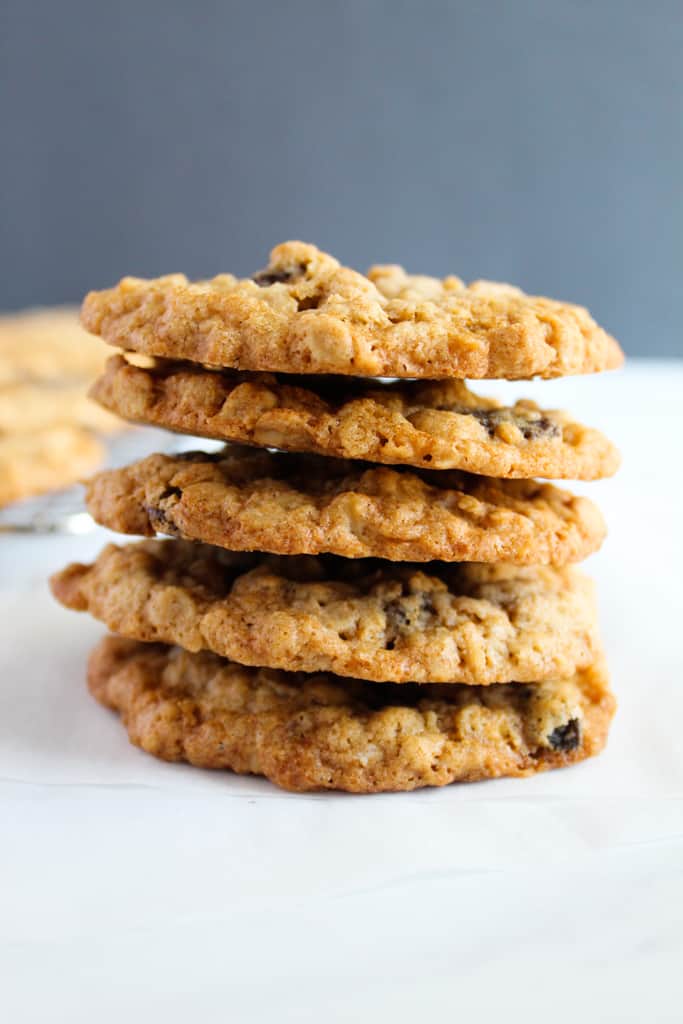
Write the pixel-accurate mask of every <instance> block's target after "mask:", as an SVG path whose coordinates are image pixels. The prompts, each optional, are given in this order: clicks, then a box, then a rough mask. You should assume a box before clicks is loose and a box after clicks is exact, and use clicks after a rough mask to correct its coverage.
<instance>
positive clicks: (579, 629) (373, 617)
mask: <svg viewBox="0 0 683 1024" xmlns="http://www.w3.org/2000/svg"><path fill="white" fill-rule="evenodd" d="M51 584H52V589H53V593H54V595H55V596H56V597H57V599H58V600H59V601H61V602H62V603H63V604H64V605H66V606H67V607H69V608H72V609H75V610H76V611H89V612H90V613H91V614H92V615H93V616H95V618H97V619H100V620H101V621H103V622H104V623H106V625H107V626H108V627H109V628H110V629H111V630H112V631H113V632H116V633H119V634H121V635H122V636H126V637H128V638H129V639H133V640H144V641H161V642H163V643H169V644H178V645H179V646H180V647H184V648H185V649H186V650H188V651H200V650H211V651H213V652H214V653H216V654H220V655H223V656H224V657H228V658H231V659H232V660H234V661H238V662H240V663H241V664H245V665H256V666H263V667H267V668H282V669H286V670H289V671H304V672H317V671H326V672H334V673H336V674H337V675H342V676H354V677H358V678H361V679H369V680H373V681H380V682H381V681H391V682H400V683H406V682H418V683H421V682H459V683H460V682H461V683H469V684H480V685H485V684H490V683H496V682H499V683H504V682H513V681H514V682H541V681H544V680H546V679H556V678H566V677H568V676H570V675H573V674H574V673H575V672H576V671H577V670H579V669H581V668H585V667H586V666H588V665H589V664H590V663H591V662H592V661H593V660H594V658H595V655H596V650H597V649H598V638H597V623H596V609H595V601H594V595H593V586H592V583H591V581H590V580H588V579H587V578H586V577H584V576H582V575H581V574H580V573H579V572H577V570H575V569H572V568H561V569H559V568H547V567H534V568H526V567H522V568H520V567H515V566H510V565H506V564H499V565H483V564H470V563H465V564H450V565H449V564H445V563H433V564H430V565H429V568H428V572H424V571H423V570H422V569H421V568H419V567H416V566H414V565H410V564H392V563H389V562H379V563H377V562H373V561H372V560H365V559H345V558H334V557H333V556H326V557H320V558H314V557H306V556H300V557H295V556H294V557H283V558H278V557H277V556H272V555H271V556H267V555H247V554H234V553H231V552H227V551H223V550H221V549H220V548H213V547H208V546H206V545H202V544H198V543H196V542H192V541H183V540H173V541H165V540H147V541H141V542H139V543H137V544H128V545H126V546H124V547H117V546H116V545H113V544H111V545H108V546H107V547H106V548H105V549H104V550H103V551H102V552H101V554H100V555H99V557H98V558H97V560H96V561H95V562H94V563H93V564H92V565H83V564H80V563H75V564H73V565H70V566H68V567H67V568H66V569H64V570H62V571H61V572H59V573H57V574H56V575H55V576H53V577H52V580H51Z"/></svg>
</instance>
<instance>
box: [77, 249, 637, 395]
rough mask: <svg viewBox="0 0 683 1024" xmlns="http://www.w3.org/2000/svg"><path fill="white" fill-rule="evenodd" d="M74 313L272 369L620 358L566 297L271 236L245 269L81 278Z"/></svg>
mask: <svg viewBox="0 0 683 1024" xmlns="http://www.w3.org/2000/svg"><path fill="white" fill-rule="evenodd" d="M81 316H82V323H83V325H84V327H85V328H86V329H87V330H88V331H90V332H91V333H92V334H96V335H100V336H101V337H102V338H103V339H104V340H105V341H107V342H109V343H110V344H112V345H116V346H118V347H121V348H125V349H128V350H132V351H136V352H143V353H145V354H146V355H151V356H164V357H167V358H171V359H184V360H185V359H187V360H192V361H195V362H199V363H203V364H205V365H209V366H217V367H231V368H234V369H242V370H259V371H273V372H282V373H334V374H351V375H360V376H390V377H422V378H429V379H441V378H459V379H462V378H465V377H471V378H482V377H507V378H510V379H519V378H524V377H526V378H529V377H533V376H540V377H561V376H565V375H567V374H575V373H593V372H596V371H599V370H606V369H610V368H612V367H615V366H618V365H620V363H621V362H622V359H623V356H622V353H621V350H620V348H619V346H618V344H617V342H616V341H614V339H613V338H611V337H610V336H609V335H608V334H607V333H606V332H605V331H604V330H602V328H600V327H598V325H597V324H596V323H595V321H594V320H593V319H592V318H591V316H590V315H589V313H588V312H587V311H586V310H585V309H583V308H582V307H580V306H575V305H571V304H569V303H563V302H557V301H555V300H553V299H547V298H541V297H536V296H530V295H525V294H524V293H523V292H521V291H520V290H519V289H518V288H514V287H512V286H510V285H503V284H495V283H492V282H487V281H477V282H475V283H473V284H471V285H469V286H466V285H465V284H464V283H463V282H462V281H461V280H460V279H459V278H457V277H447V278H445V279H444V280H438V279H437V278H432V277H425V276H420V275H414V274H407V273H406V272H405V271H404V270H403V269H402V268H401V267H398V266H383V267H373V268H372V269H371V270H370V271H369V272H368V275H367V276H365V275H363V274H359V273H357V272H356V271H354V270H351V269H349V268H348V267H343V266H340V264H339V263H338V262H337V260H336V259H334V258H333V257H332V256H330V255H328V254H327V253H324V252H321V251H320V250H319V249H316V247H315V246H313V245H308V244H306V243H304V242H285V243H284V244H282V245H279V246H277V247H276V248H275V249H273V251H272V253H271V258H270V263H269V265H268V266H267V267H266V268H265V270H262V271H260V272H259V273H257V274H256V275H254V277H253V278H250V279H238V278H236V277H233V276H232V275H230V274H220V275H219V276H217V277H214V278H213V279H212V280H210V281H199V282H190V281H188V279H187V278H186V277H185V276H184V275H183V274H171V275H168V276H166V277H161V278H157V279H156V280H151V281H147V280H142V279H140V278H134V277H127V278H124V279H123V280H122V281H121V282H120V283H119V284H118V285H117V286H116V287H115V288H111V289H108V290H105V291H99V292H90V294H89V295H87V296H86V298H85V301H84V303H83V307H82V311H81Z"/></svg>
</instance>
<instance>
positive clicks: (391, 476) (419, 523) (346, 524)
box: [86, 447, 605, 565]
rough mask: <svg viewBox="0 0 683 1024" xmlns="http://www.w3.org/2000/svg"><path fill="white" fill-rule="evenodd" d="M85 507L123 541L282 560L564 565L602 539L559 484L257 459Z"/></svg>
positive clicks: (122, 492) (586, 511)
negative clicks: (179, 543)
mask: <svg viewBox="0 0 683 1024" xmlns="http://www.w3.org/2000/svg"><path fill="white" fill-rule="evenodd" d="M86 502H87V507H88V511H89V512H90V514H91V515H92V516H93V518H94V519H95V520H96V521H97V522H98V523H101V524H102V525H103V526H106V527H108V528H109V529H111V530H116V531H118V532H119V533H126V534H138V535H140V536H148V537H151V536H154V534H155V533H162V534H167V535H170V536H173V537H183V538H185V539H188V540H199V541H203V542H204V543H206V544H213V545H216V546H218V547H222V548H227V549H229V550H232V551H264V552H270V553H273V554H278V555H319V554H326V553H327V554H335V555H341V556H343V557H346V558H364V557H375V558H386V559H389V560H393V561H419V562H424V561H431V560H434V559H439V560H443V561H447V562H451V561H456V562H501V561H504V562H512V563H515V564H518V565H546V564H554V565H562V564H565V563H567V562H574V561H580V560H581V559H582V558H585V557H586V556H587V555H589V554H590V553H591V552H592V551H595V550H596V549H597V548H598V547H599V545H600V543H601V542H602V540H603V538H604V536H605V524H604V520H603V518H602V516H601V514H600V512H599V510H598V509H597V507H596V506H595V505H594V504H593V503H592V502H590V501H589V500H588V499H587V498H583V497H575V496H574V495H572V494H570V493H569V492H567V491H563V490H560V489H559V488H557V487H553V486H552V485H551V484H543V483H539V482H537V481H534V480H494V479H490V478H487V477H481V476H472V475H468V474H465V473H458V472H441V473H439V472H431V473H430V472H428V473H424V472H423V473H422V474H417V473H416V472H414V471H404V470H397V469H389V468H388V467H385V466H379V467H368V466H367V465H365V464H363V463H360V464H359V463H349V462H345V461H343V460H340V459H324V458H321V457H319V456H315V455H282V454H279V455H278V454H270V453H268V452H259V451H255V450H254V449H250V448H232V447H228V448H225V449H224V450H223V451H222V452H219V453H216V454H214V455H209V454H206V453H204V452H192V453H187V454H183V455H176V456H168V455H150V456H149V457H148V458H146V459H143V460H141V461H139V462H136V463H133V464H132V465H130V466H126V467H125V468H123V469H113V470H108V471H105V472H102V473H99V474H98V475H97V476H96V477H94V479H92V480H91V481H90V482H89V483H88V485H87V497H86Z"/></svg>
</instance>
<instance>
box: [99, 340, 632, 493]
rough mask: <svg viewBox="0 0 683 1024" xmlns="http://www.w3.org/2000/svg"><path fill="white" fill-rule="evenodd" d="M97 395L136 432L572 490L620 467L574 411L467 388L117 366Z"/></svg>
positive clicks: (115, 362) (119, 362)
mask: <svg viewBox="0 0 683 1024" xmlns="http://www.w3.org/2000/svg"><path fill="white" fill-rule="evenodd" d="M290 380H291V378H290ZM294 381H295V382H297V378H294ZM91 396H92V397H93V398H95V399H96V400H97V401H98V402H100V403H101V404H102V405H103V406H104V407H105V408H107V409H109V410H111V411H112V412H114V413H117V414H118V415H119V416H122V417H123V418H124V419H128V420H132V421H135V422H140V423H148V424H152V425H153V426H157V427H164V428H166V429H168V430H174V431H177V432H179V433H185V434H194V435H198V436H202V437H210V438H216V439H218V440H223V441H237V442H239V443H242V444H253V445H261V446H264V447H274V448H280V449H283V450H288V451H306V452H317V453H318V454H321V455H328V456H330V455H332V456H335V457H337V458H347V459H365V460H368V461H371V462H380V463H386V464H393V465H409V466H415V467H422V468H431V469H460V470H466V471H468V472H470V473H480V474H483V475H485V476H494V477H506V478H530V477H534V476H542V477H547V478H549V479H574V480H595V479H597V478H600V477H605V476H610V475H611V474H612V473H614V472H615V471H616V469H617V468H618V465H619V454H618V452H617V450H616V448H615V447H614V445H613V444H612V443H611V442H610V441H608V440H607V438H606V437H604V436H603V435H602V434H601V433H600V432H599V431H597V430H593V429H591V428H589V427H584V426H582V425H581V424H579V423H575V422H573V421H572V419H571V418H570V416H568V415H567V414H566V413H563V412H556V411H547V410H543V409H539V407H538V406H537V405H535V403H533V402H528V401H520V402H517V403H516V404H515V405H514V406H511V407H506V406H503V405H501V404H500V403H499V402H496V401H494V400H493V399H490V398H480V397H479V396H477V395H474V394H472V392H471V391H470V390H469V389H468V388H467V386H466V385H465V384H464V383H463V382H462V381H450V382H445V383H444V382H442V383H436V384H435V383H422V384H420V383H413V382H410V383H406V382H403V383H397V384H388V385H384V386H382V385H377V384H375V385H374V386H370V387H368V386H367V385H366V384H364V383H363V382H359V381H351V380H350V379H348V378H347V379H346V380H344V379H341V378H339V377H336V378H330V379H327V378H310V377H309V378H306V379H305V381H303V382H302V383H301V386H299V384H298V382H297V383H295V384H294V385H292V384H290V383H288V382H287V378H284V379H279V378H277V377H275V376H273V375H272V374H260V375H240V374H229V373H216V372H212V371H210V370H205V369H201V368H192V367H190V366H189V364H178V363H160V364H158V365H157V366H155V367H146V368H143V367H138V366H132V365H130V364H129V363H127V362H126V360H125V359H123V358H122V357H121V356H117V357H115V358H114V359H111V360H110V361H109V363H108V364H107V369H106V372H105V374H104V375H103V376H102V377H101V378H100V379H99V380H98V381H97V382H96V383H95V384H94V386H93V388H92V390H91Z"/></svg>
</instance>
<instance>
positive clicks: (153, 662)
mask: <svg viewBox="0 0 683 1024" xmlns="http://www.w3.org/2000/svg"><path fill="white" fill-rule="evenodd" d="M82 319H83V323H84V325H85V326H86V328H87V329H88V330H89V331H91V332H92V333H93V334H96V335H99V336H101V337H102V338H103V339H104V340H105V341H107V342H109V343H110V344H113V345H115V346H117V347H118V348H120V349H123V350H124V353H126V352H134V353H144V355H145V356H147V357H152V359H151V360H148V365H145V366H139V365H133V364H132V363H131V362H129V361H128V360H127V358H126V355H125V354H123V355H117V356H115V357H114V358H112V359H111V360H110V362H109V364H108V366H107V368H106V370H105V373H104V375H103V376H102V377H101V378H100V379H99V381H98V382H97V383H96V385H95V387H94V389H93V392H92V394H93V396H94V397H95V398H96V399H97V400H98V401H99V402H100V403H101V404H102V405H103V406H104V407H105V408H106V409H108V410H110V411H112V412H114V413H117V414H118V415H120V416H123V417H125V418H127V419H129V420H132V421H135V422H140V423H147V424H153V425H154V426H157V427H165V428H167V429H169V430H172V431H176V432H180V433H185V434H191V435H200V436H202V437H205V438H212V439H217V440H220V441H222V442H227V445H226V446H225V447H224V448H222V449H221V450H219V451H217V452H213V453H211V454H208V453H206V452H204V451H197V452H192V453H189V454H184V455H181V456H166V455H152V456H150V457H148V458H146V459H144V460H142V461H141V462H137V463H135V464H133V465H131V466H128V467H126V468H124V469H118V470H113V471H109V472H105V473H101V474H100V475H98V476H96V477H95V478H94V479H93V480H92V481H91V482H90V484H89V485H88V489H87V503H88V508H89V510H90V512H91V513H92V515H93V516H94V518H95V519H96V520H97V521H98V522H99V523H102V524H103V525H104V526H107V527H109V528H110V529H113V530H116V531H119V532H121V533H124V534H137V535H142V536H143V537H145V536H146V537H148V538H154V539H147V540H142V541H138V542H135V543H129V544H126V545H124V546H116V545H109V546H108V547H106V548H105V549H104V551H103V552H102V553H101V555H100V556H99V558H98V559H97V560H96V561H95V562H94V563H93V564H91V565H82V564H75V565H71V566H69V567H67V568H66V569H64V570H63V571H62V572H60V573H58V574H57V575H56V576H55V577H54V578H53V580H52V586H53V591H54V593H55V595H56V596H57V598H58V599H59V600H60V601H61V602H62V603H63V604H65V605H66V606H67V607H69V608H73V609H76V610H78V611H89V612H90V613H91V614H92V615H94V616H95V617H96V618H98V619H100V620H102V621H103V622H104V623H106V625H107V626H108V627H109V628H110V629H111V630H112V631H113V633H114V634H115V635H110V636H108V637H106V638H105V639H104V640H103V641H102V642H101V643H100V645H99V646H98V648H97V649H96V650H95V651H94V653H93V655H92V656H91V660H90V666H89V685H90V689H91V691H92V693H93V694H94V696H95V697H96V698H97V699H98V700H99V701H100V702H101V703H103V704H105V705H106V706H108V707H110V708H114V709H116V710H117V711H118V712H119V713H120V714H121V717H122V719H123V721H124V723H125V725H126V727H127V729H128V733H129V736H130V739H131V740H132V742H133V743H135V744H137V745H138V746H140V747H142V748H143V749H144V750H146V751H148V752H149V753H151V754H154V755H156V756H157V757H160V758H163V759H166V760H169V761H188V762H190V763H191V764H194V765H198V766H200V767H208V768H227V769H231V770H233V771H236V772H251V773H256V774H262V775H266V776H267V777H268V778H269V779H271V780H272V781H274V782H276V783H277V784H278V785H280V786H283V787H285V788H287V789H291V790H312V789H343V790H349V791H352V792H359V793H360V792H378V791H382V790H409V789H415V788H417V787H420V786H439V785H444V784H446V783H449V782H453V781H458V780H460V781H463V780H475V779H486V778H493V777H498V776H510V775H515V776H523V775H529V774H532V773H534V772H536V771H542V770H545V769H547V768H555V767H560V766H564V765H568V764H571V763H573V762H576V761H580V760H582V759H584V758H587V757H590V756H591V755H593V754H596V753H598V752H599V751H600V750H601V749H602V747H603V746H604V744H605V741H606V737H607V731H608V727H609V722H610V719H611V717H612V714H613V711H614V699H613V697H612V695H611V693H610V690H609V687H608V682H607V676H606V671H605V664H604V659H603V655H602V652H601V647H600V640H599V636H598V629H597V622H596V608H595V598H594V593H593V587H592V584H591V582H590V580H589V579H587V578H586V577H585V576H584V575H582V574H581V573H580V572H579V571H577V570H576V569H575V568H573V567H572V565H571V563H574V562H578V561H580V560H581V559H583V558H585V557H586V556H587V555H589V554H590V553H591V552H593V551H595V550H596V549H597V548H598V547H599V546H600V544H601V542H602V540H603V538H604V535H605V526H604V523H603V520H602V517H601V515H600V512H599V511H598V509H597V508H596V507H595V506H594V505H593V504H592V502H590V501H589V500H588V499H586V498H583V497H576V496H574V495H572V494H571V493H569V492H568V491H566V490H563V489H560V488H559V487H556V486H554V485H552V484H549V483H542V482H538V481H537V480H535V479H533V478H534V477H535V476H541V477H545V478H550V479H562V478H574V479H582V480H593V479H597V478H599V477H603V476H608V475H610V474H611V473H613V472H614V471H615V470H616V468H617V465H618V454H617V452H616V450H615V448H614V447H613V445H612V444H611V443H610V442H609V441H608V440H607V439H606V438H605V437H604V436H603V435H602V434H600V433H599V432H598V431H596V430H593V429H591V428H589V427H585V426H583V425H581V424H579V423H577V422H575V421H574V420H572V418H571V417H570V416H569V415H567V414H566V413H562V412H557V411H547V410H544V409H541V408H539V407H538V406H537V405H535V404H534V403H533V402H529V401H518V402H516V403H515V404H514V405H512V406H504V405H502V404H501V403H499V402H496V401H494V400H492V399H489V398H482V397H480V396H479V395H478V394H474V393H473V392H472V391H470V389H469V387H468V386H466V385H465V383H464V379H465V378H486V377H504V378H509V379H521V378H530V377H533V376H540V377H544V378H551V377H558V376H563V375H567V374H578V373H590V372H595V371H599V370H603V369H608V368H611V367H615V366H617V365H619V363H620V362H621V358H622V356H621V352H620V349H619V347H618V345H617V343H616V342H615V341H614V340H613V339H612V338H610V337H609V335H607V334H606V333H605V332H604V331H603V330H601V329H600V328H599V327H598V326H597V325H596V324H595V323H594V321H593V320H592V319H591V317H590V316H589V315H588V313H587V312H586V311H585V310H584V309H581V308H579V307H576V306H571V305H566V304H563V303H559V302H555V301H552V300H550V299H544V298H534V297H530V296H526V295H524V294H523V293H522V292H520V291H519V290H518V289H516V288H513V287H510V286H507V285H500V284H492V283H489V282H477V283H475V284H472V285H469V286H465V285H464V284H463V282H462V281H460V280H458V279H457V278H455V277H449V278H446V279H445V280H443V281H440V280H436V279H434V278H430V277H423V276H413V275H409V274H406V273H405V272H404V271H403V270H402V269H401V268H400V267H397V266H383V267H375V268H373V269H372V270H371V271H370V272H369V273H368V275H367V276H363V275H362V274H359V273H356V272H355V271H353V270H350V269H347V268H345V267H342V266H340V265H339V263H338V262H337V261H336V260H335V259H333V258H332V257H331V256H328V255H326V254H325V253H322V252H320V251H319V250H317V249H316V248H315V247H313V246H311V245H306V244H303V243H300V242H289V243H286V244H284V245H281V246H278V247H277V248H276V249H275V250H274V251H273V253H272V255H271V262H270V265H269V266H268V267H267V268H266V269H265V270H263V271H261V272H260V273H258V274H256V275H255V276H254V277H253V278H252V279H250V280H239V279H236V278H234V277H232V276H230V275H227V274H226V275H220V276H218V277H216V278H214V279H213V280H211V281H206V282H199V283H190V282H188V281H187V279H186V278H185V277H183V276H182V275H173V276H169V277H163V278H160V279H158V280H154V281H143V280H138V279H133V278H126V279H124V280H123V281H121V283H120V284H119V285H118V286H117V287H116V288H113V289H111V290H109V291H103V292H94V293H91V294H90V295H88V297H87V298H86V300H85V303H84V306H83V311H82ZM156 534H160V535H162V537H161V538H155V535H156ZM166 537H172V538H173V539H172V540H168V539H165V538H166Z"/></svg>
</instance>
